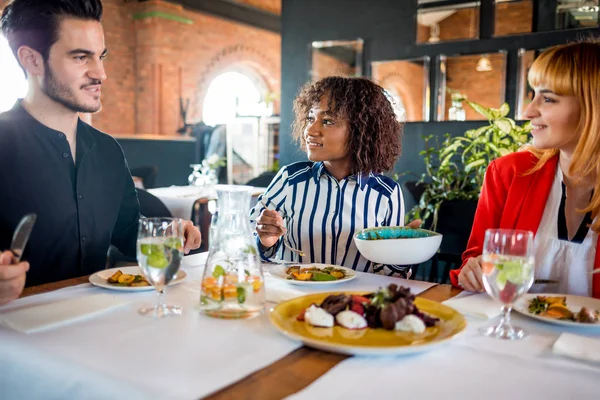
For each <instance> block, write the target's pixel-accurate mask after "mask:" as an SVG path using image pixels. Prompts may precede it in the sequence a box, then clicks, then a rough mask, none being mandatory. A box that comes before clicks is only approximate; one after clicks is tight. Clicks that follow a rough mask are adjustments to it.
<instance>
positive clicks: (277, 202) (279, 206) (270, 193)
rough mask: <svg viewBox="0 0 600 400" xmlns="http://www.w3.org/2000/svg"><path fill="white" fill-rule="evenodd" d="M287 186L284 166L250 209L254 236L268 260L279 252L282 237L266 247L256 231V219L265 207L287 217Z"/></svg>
mask: <svg viewBox="0 0 600 400" xmlns="http://www.w3.org/2000/svg"><path fill="white" fill-rule="evenodd" d="M287 186H288V172H287V167H283V168H282V169H280V170H279V172H278V173H277V175H276V176H275V178H273V180H272V181H271V184H270V185H269V187H268V188H267V190H266V191H265V193H263V194H262V195H260V196H259V197H258V202H257V203H256V205H255V206H254V208H252V210H250V225H251V226H252V229H253V230H254V236H255V237H256V244H257V246H258V248H259V251H260V253H261V257H262V258H263V259H266V260H268V259H269V258H271V257H273V256H274V255H275V254H276V253H277V250H278V249H279V247H280V245H281V241H282V239H281V238H280V239H279V241H277V243H276V244H275V245H273V246H272V247H270V248H268V249H264V248H263V246H262V245H261V243H260V240H259V239H258V233H257V232H256V219H257V218H258V217H259V216H260V214H261V213H262V211H263V210H264V209H265V208H266V209H269V210H275V211H277V212H279V213H280V214H282V216H284V217H285V215H286V210H285V198H286V194H287V190H286V189H287Z"/></svg>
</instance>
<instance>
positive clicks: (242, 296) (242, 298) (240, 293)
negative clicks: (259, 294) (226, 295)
mask: <svg viewBox="0 0 600 400" xmlns="http://www.w3.org/2000/svg"><path fill="white" fill-rule="evenodd" d="M235 291H236V295H237V301H238V303H239V304H244V303H245V302H246V289H244V288H243V287H241V286H238V287H237V288H236V289H235Z"/></svg>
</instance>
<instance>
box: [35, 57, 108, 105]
mask: <svg viewBox="0 0 600 400" xmlns="http://www.w3.org/2000/svg"><path fill="white" fill-rule="evenodd" d="M45 70H46V76H45V77H44V81H43V84H42V91H43V92H44V93H45V94H46V96H48V97H50V98H51V99H52V100H54V101H56V102H57V103H59V104H62V105H63V106H65V107H66V108H68V109H69V110H72V111H75V112H84V113H93V112H97V111H100V109H101V108H102V104H100V102H98V104H97V105H87V104H83V103H80V102H78V101H77V100H76V99H75V95H74V94H73V91H72V90H71V88H69V87H68V86H66V85H64V84H62V83H61V82H59V81H58V80H57V79H56V78H54V74H53V73H52V69H51V68H50V65H48V63H47V62H46V63H45ZM99 84H100V82H90V85H99Z"/></svg>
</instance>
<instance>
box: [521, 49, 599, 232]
mask: <svg viewBox="0 0 600 400" xmlns="http://www.w3.org/2000/svg"><path fill="white" fill-rule="evenodd" d="M527 80H528V81H529V85H530V86H531V87H544V88H547V89H550V90H552V91H553V92H554V93H556V94H557V95H559V96H575V98H577V100H578V101H579V106H580V109H581V115H580V117H579V124H578V127H577V130H578V131H579V132H580V133H581V136H580V138H579V142H578V143H577V146H576V148H575V151H574V152H573V155H572V158H571V165H570V166H569V171H568V174H569V176H572V177H573V179H574V181H575V182H576V183H577V182H579V181H580V180H581V179H583V178H584V177H588V176H592V177H594V178H595V183H594V194H593V196H592V199H591V200H590V203H589V204H588V206H587V207H586V208H584V209H581V210H577V211H578V212H581V213H587V212H589V211H591V212H592V218H594V217H596V216H598V214H599V212H600V38H590V39H587V40H584V41H581V42H577V43H569V44H563V45H560V46H555V47H552V48H550V49H548V50H546V51H544V52H543V53H542V54H541V55H540V56H539V57H538V58H537V59H536V60H535V61H534V62H533V65H532V66H531V69H530V70H529V74H528V76H527ZM528 150H529V151H531V152H532V153H533V154H535V155H536V156H537V157H538V162H537V164H536V165H535V167H534V168H532V170H531V171H530V172H535V171H537V170H539V169H540V168H542V166H543V165H544V164H545V163H546V162H547V161H548V160H549V159H551V158H552V157H554V156H556V155H557V154H558V149H537V148H535V147H533V146H530V147H528ZM592 230H594V232H600V218H598V219H597V220H596V221H595V222H594V223H593V224H592Z"/></svg>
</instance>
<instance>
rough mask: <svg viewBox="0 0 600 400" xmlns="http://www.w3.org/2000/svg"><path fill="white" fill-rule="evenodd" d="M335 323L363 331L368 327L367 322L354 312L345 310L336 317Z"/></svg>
mask: <svg viewBox="0 0 600 400" xmlns="http://www.w3.org/2000/svg"><path fill="white" fill-rule="evenodd" d="M335 322H337V323H338V324H339V325H341V326H343V327H344V328H348V329H363V328H366V327H367V320H366V319H365V318H364V317H363V316H362V315H360V314H359V313H357V312H356V311H352V310H344V311H341V312H340V313H338V314H337V315H336V316H335Z"/></svg>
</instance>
